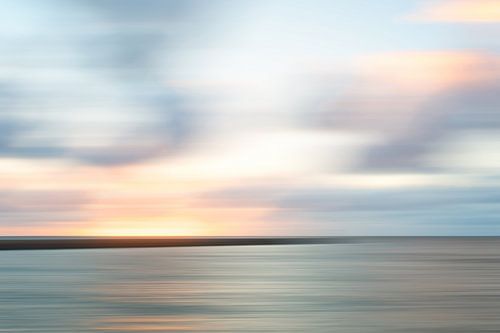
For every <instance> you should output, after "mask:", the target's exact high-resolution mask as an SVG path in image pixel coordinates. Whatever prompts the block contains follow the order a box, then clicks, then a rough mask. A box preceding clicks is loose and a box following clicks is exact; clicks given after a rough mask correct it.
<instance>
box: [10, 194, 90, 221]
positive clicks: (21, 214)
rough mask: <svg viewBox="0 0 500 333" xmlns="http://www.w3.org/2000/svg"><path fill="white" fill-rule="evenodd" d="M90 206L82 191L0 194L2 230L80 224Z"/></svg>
mask: <svg viewBox="0 0 500 333" xmlns="http://www.w3.org/2000/svg"><path fill="white" fill-rule="evenodd" d="M88 202H89V199H88V198H87V195H86V194H85V193H83V192H79V191H57V190H0V228H3V227H14V228H15V227H19V226H26V225H39V224H40V225H44V224H45V223H54V222H64V223H72V222H79V221H82V220H83V219H84V215H85V214H84V206H85V205H86V204H87V203H88Z"/></svg>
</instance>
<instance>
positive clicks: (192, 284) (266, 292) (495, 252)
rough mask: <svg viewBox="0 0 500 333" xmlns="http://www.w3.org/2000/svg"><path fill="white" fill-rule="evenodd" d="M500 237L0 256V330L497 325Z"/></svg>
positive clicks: (475, 328)
mask: <svg viewBox="0 0 500 333" xmlns="http://www.w3.org/2000/svg"><path fill="white" fill-rule="evenodd" d="M499 327H500V240H497V239H495V238H486V239H477V238H470V239H466V238H455V239H427V238H423V239H399V240H391V241H389V240H379V241H370V242H361V243H355V244H339V245H293V246H236V247H193V248H160V249H107V250H61V251H13V252H0V332H37V333H42V332H47V333H49V332H50V333H56V332H338V333H344V332H377V333H378V332H415V333H417V332H419V333H426V332H450V333H452V332H453V333H459V332H468V333H469V332H475V333H477V332H494V331H497V330H498V329H499Z"/></svg>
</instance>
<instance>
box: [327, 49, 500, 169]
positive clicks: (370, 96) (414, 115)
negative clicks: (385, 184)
mask: <svg viewBox="0 0 500 333" xmlns="http://www.w3.org/2000/svg"><path fill="white" fill-rule="evenodd" d="M499 75H500V57H498V56H497V55H496V54H493V53H490V54H488V53H472V52H402V53H390V54H382V55H376V56H374V57H369V58H367V59H365V61H364V63H363V66H362V67H361V71H360V75H359V79H358V80H356V81H355V82H354V83H353V84H352V86H351V88H350V89H349V90H347V92H346V93H344V94H343V95H342V96H340V97H339V98H338V99H336V100H335V101H333V103H331V104H327V105H326V107H324V110H323V111H321V112H320V117H321V119H322V124H321V126H322V127H325V126H330V128H332V129H337V130H341V129H342V130H346V129H348V130H350V131H357V132H359V133H364V134H366V135H371V136H372V137H373V140H372V144H371V145H368V146H367V148H366V149H365V151H364V152H362V153H361V154H360V157H359V161H358V163H357V166H356V167H355V169H359V170H364V171H374V170H378V171H383V170H385V171H388V170H393V171H394V170H398V169H401V170H407V171H408V170H419V169H422V168H423V169H425V168H428V167H430V166H431V165H429V163H428V161H427V160H426V157H427V156H428V155H429V154H430V153H432V152H433V150H434V149H435V148H436V147H438V145H439V144H445V143H446V142H447V140H448V139H449V138H450V137H453V136H455V135H459V134H460V132H462V131H465V130H490V129H495V128H500V115H499V114H498V112H495V110H498V108H499V107H500V98H498V96H499V95H498V93H495V92H498V89H499V88H500V87H499V86H498V82H497V78H498V76H499Z"/></svg>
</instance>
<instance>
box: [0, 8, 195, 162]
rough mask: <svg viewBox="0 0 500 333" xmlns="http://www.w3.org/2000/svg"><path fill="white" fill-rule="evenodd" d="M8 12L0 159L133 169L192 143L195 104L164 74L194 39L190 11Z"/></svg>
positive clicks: (0, 64)
mask: <svg viewBox="0 0 500 333" xmlns="http://www.w3.org/2000/svg"><path fill="white" fill-rule="evenodd" d="M30 4H32V5H30ZM61 4H62V6H61ZM5 6H7V7H8V8H9V10H8V11H7V10H6V11H5V12H4V13H3V14H0V20H2V22H3V31H4V33H0V42H2V44H3V45H5V46H4V47H3V49H2V53H1V54H0V69H2V71H1V73H2V74H0V130H1V133H0V157H2V156H3V157H14V158H16V157H17V158H59V159H66V160H71V161H76V162H78V163H82V164H91V165H100V166H109V165H120V164H130V163H138V162H141V161H144V160H148V159H152V158H156V157H163V156H167V155H169V154H172V153H174V152H179V151H181V150H182V149H184V148H185V147H186V146H187V144H188V143H189V142H190V140H191V139H192V138H193V137H194V136H195V134H196V130H197V129H199V127H196V126H195V125H196V113H195V112H194V111H193V110H192V109H191V108H190V106H189V102H190V101H191V100H190V96H187V95H186V94H185V93H183V92H180V91H179V90H176V89H173V88H172V87H170V86H168V85H166V84H165V82H166V80H165V77H164V75H165V68H164V67H163V66H164V61H165V59H167V58H168V57H169V55H170V52H169V51H170V50H171V48H173V46H172V44H174V43H175V41H178V40H179V39H180V40H182V36H184V35H189V34H190V29H185V28H184V27H181V26H179V22H181V21H182V20H184V19H186V18H187V17H189V16H190V15H195V12H196V11H195V10H194V7H193V6H192V3H191V2H190V1H185V2H182V1H181V2H179V1H153V0H146V1H144V2H140V3H139V2H137V1H128V0H126V1H110V0H105V1H92V0H82V1H76V2H72V3H71V4H70V5H68V4H66V3H65V2H64V3H63V2H59V1H53V2H52V1H50V2H44V7H43V8H44V9H43V10H40V8H41V7H39V6H37V5H36V3H35V2H33V3H31V2H29V1H28V2H27V3H23V4H20V3H17V2H7V3H6V4H5ZM52 7H54V8H52ZM198 7H199V6H198ZM51 9H53V10H51ZM12 17H15V18H16V19H12Z"/></svg>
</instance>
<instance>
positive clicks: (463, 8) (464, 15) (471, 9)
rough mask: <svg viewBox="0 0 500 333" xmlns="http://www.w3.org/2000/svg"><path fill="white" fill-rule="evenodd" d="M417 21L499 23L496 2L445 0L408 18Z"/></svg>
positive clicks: (495, 0)
mask: <svg viewBox="0 0 500 333" xmlns="http://www.w3.org/2000/svg"><path fill="white" fill-rule="evenodd" d="M410 19H415V20H418V21H436V22H464V23H488V22H499V21H500V2H499V1H498V0H453V1H450V0H447V1H442V2H440V3H438V4H437V5H431V6H429V7H424V8H423V9H422V10H420V11H419V12H417V13H416V14H414V15H411V16H410Z"/></svg>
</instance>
